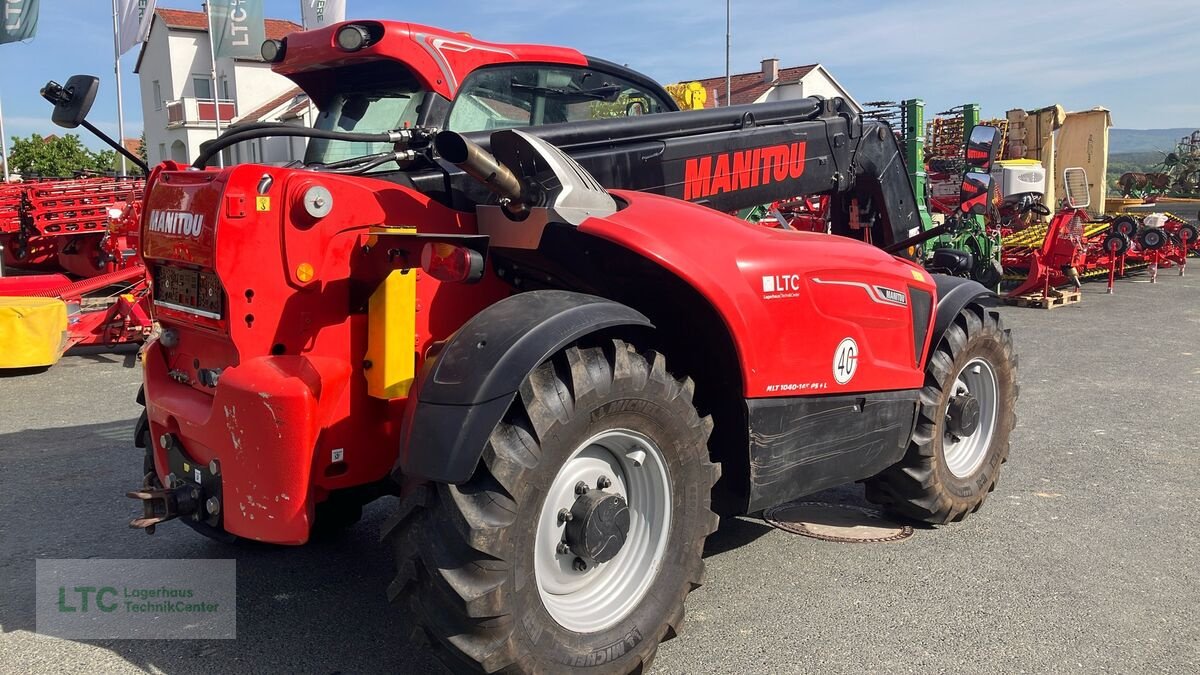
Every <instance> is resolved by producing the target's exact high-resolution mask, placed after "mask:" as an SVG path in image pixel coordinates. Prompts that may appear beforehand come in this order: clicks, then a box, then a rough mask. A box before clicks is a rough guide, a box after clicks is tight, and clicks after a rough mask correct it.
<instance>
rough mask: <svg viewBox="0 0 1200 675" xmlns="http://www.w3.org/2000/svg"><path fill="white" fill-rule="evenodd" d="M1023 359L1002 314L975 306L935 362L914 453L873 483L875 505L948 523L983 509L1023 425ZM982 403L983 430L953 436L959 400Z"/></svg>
mask: <svg viewBox="0 0 1200 675" xmlns="http://www.w3.org/2000/svg"><path fill="white" fill-rule="evenodd" d="M1016 379H1017V356H1016V353H1015V351H1014V350H1013V341H1012V335H1011V333H1010V331H1008V330H1007V329H1005V328H1004V324H1003V322H1002V321H1001V319H1000V313H999V312H997V311H996V310H994V309H990V308H987V307H984V306H982V305H979V304H977V303H971V304H969V305H967V306H966V308H964V309H963V310H962V311H961V312H959V314H958V316H957V317H956V318H955V320H954V321H953V322H952V323H951V324H950V327H949V328H947V329H946V333H945V335H944V336H943V337H942V339H941V341H940V342H939V343H938V345H937V347H936V348H935V349H934V350H933V352H932V353H931V354H930V356H929V363H928V365H927V366H926V368H925V386H924V387H923V388H922V389H921V399H920V410H919V411H918V417H917V425H916V428H915V429H914V431H913V436H912V440H911V441H910V443H909V446H908V451H907V453H906V454H905V455H904V458H903V459H901V460H900V461H899V462H898V463H896V464H895V465H893V466H891V467H889V468H888V469H886V470H884V471H883V472H882V473H880V474H879V475H877V476H875V477H874V478H871V479H870V480H868V481H867V482H866V496H867V499H868V500H870V501H872V502H875V503H876V504H881V505H883V506H884V507H886V508H887V509H888V510H890V511H893V512H895V513H897V514H899V515H902V516H905V517H907V518H911V519H914V520H922V521H925V522H929V523H935V524H942V523H948V522H951V521H958V520H962V519H963V518H965V517H966V516H967V515H968V514H970V513H974V512H975V511H978V510H979V507H980V506H982V505H983V502H984V500H985V499H986V498H987V495H988V493H989V492H991V491H992V490H994V489H995V488H996V480H997V478H998V477H999V474H1000V466H1001V464H1003V463H1004V462H1005V461H1007V460H1008V442H1009V435H1010V434H1011V432H1012V429H1013V427H1014V426H1015V425H1016V413H1015V408H1016V403H1017V393H1018V387H1017V381H1016ZM966 394H969V395H970V396H972V397H977V399H978V402H979V404H980V414H979V416H978V427H977V428H976V429H975V430H974V432H973V433H971V434H962V435H961V436H956V435H954V434H953V433H951V431H952V430H954V431H957V430H955V429H953V427H954V426H955V424H954V423H953V422H952V421H951V419H950V417H951V403H952V399H953V398H955V397H956V396H957V397H958V398H959V399H960V400H962V399H963V398H964V395H966Z"/></svg>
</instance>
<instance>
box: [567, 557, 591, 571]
mask: <svg viewBox="0 0 1200 675" xmlns="http://www.w3.org/2000/svg"><path fill="white" fill-rule="evenodd" d="M571 567H574V568H575V571H576V572H586V571H587V563H586V562H584V561H583V558H576V559H575V562H574V563H572V564H571Z"/></svg>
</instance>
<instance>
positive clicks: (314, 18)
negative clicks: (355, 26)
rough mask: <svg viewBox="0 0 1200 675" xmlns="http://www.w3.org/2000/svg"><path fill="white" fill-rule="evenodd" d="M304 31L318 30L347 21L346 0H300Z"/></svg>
mask: <svg viewBox="0 0 1200 675" xmlns="http://www.w3.org/2000/svg"><path fill="white" fill-rule="evenodd" d="M300 13H301V14H302V15H303V16H304V30H316V29H318V28H324V27H325V26H329V25H332V24H335V23H339V22H341V21H345V20H346V0H300Z"/></svg>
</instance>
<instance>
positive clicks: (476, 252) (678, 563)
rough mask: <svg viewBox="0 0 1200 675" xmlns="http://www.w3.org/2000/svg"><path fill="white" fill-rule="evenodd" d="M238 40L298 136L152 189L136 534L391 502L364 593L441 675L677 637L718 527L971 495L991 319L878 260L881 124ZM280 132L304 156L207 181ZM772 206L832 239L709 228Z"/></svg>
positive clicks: (581, 75) (1004, 424) (392, 45)
mask: <svg viewBox="0 0 1200 675" xmlns="http://www.w3.org/2000/svg"><path fill="white" fill-rule="evenodd" d="M263 56H264V58H265V59H266V60H268V61H269V62H271V63H272V64H273V68H274V69H275V71H276V72H278V73H281V74H283V75H286V76H288V77H290V78H291V79H292V80H294V81H295V82H296V83H297V84H298V85H299V86H301V87H302V88H303V89H304V90H305V91H306V92H308V94H309V95H310V96H311V98H312V100H313V101H314V103H315V104H316V105H317V106H318V108H319V109H320V110H321V114H320V116H319V121H318V123H317V126H316V128H313V129H305V128H299V127H293V126H275V125H254V126H253V127H251V128H248V129H242V128H238V129H234V130H232V131H229V132H226V133H225V134H223V135H222V136H221V137H220V138H219V139H217V140H216V141H215V142H213V143H212V144H211V145H209V146H208V147H207V148H206V149H205V150H204V151H203V152H202V154H201V156H200V157H198V158H197V159H196V161H195V162H194V163H193V165H192V166H191V167H186V166H181V165H178V164H175V163H166V164H164V165H161V166H159V167H157V168H155V169H154V171H153V172H152V173H151V176H150V180H149V186H148V192H147V196H146V201H145V214H144V216H143V219H142V228H141V236H142V240H141V251H142V254H143V256H144V258H145V260H146V263H147V265H148V266H149V269H150V274H151V276H152V278H153V298H152V302H151V307H152V312H153V314H154V317H155V319H156V320H157V321H158V322H159V323H160V324H161V329H162V330H161V333H160V334H159V335H158V336H157V337H156V338H154V339H152V340H151V341H150V342H149V343H148V344H147V346H146V348H145V352H144V367H145V379H144V393H143V398H142V400H143V401H144V403H145V405H146V410H145V414H144V415H143V416H142V418H141V420H140V421H139V423H138V425H137V429H136V439H137V444H138V445H139V446H140V447H144V448H145V466H144V469H145V470H144V473H145V475H146V476H145V481H144V484H143V487H142V488H141V489H139V490H136V491H134V492H133V493H131V496H133V497H135V498H136V499H138V500H140V502H141V503H142V506H143V509H144V513H143V515H142V516H141V517H140V518H138V519H137V520H135V521H134V523H133V525H134V526H136V527H143V528H146V529H147V530H148V531H153V529H154V528H155V527H156V526H159V525H161V524H162V523H163V522H164V521H168V520H171V519H179V520H181V521H183V522H184V523H186V524H187V525H189V526H191V527H192V528H193V529H195V530H197V531H199V532H202V533H204V534H206V535H209V536H212V537H215V538H220V539H236V538H245V539H251V540H256V541H263V542H273V543H278V544H303V543H304V542H306V541H307V540H308V539H309V537H310V536H312V534H313V532H314V529H324V528H337V527H340V526H345V525H347V524H348V523H352V522H354V521H355V520H356V519H357V517H358V516H359V514H360V512H361V506H362V504H364V503H365V502H367V501H370V500H372V499H375V498H377V497H380V496H383V495H396V496H397V497H398V498H399V499H398V504H399V505H398V507H397V510H396V512H395V514H394V517H393V518H392V519H391V520H390V521H389V522H388V524H387V525H386V527H385V532H384V536H385V537H386V539H387V541H389V542H390V544H391V546H392V547H393V548H394V550H395V553H396V565H397V568H396V569H397V574H396V577H395V580H394V581H393V582H392V584H391V586H390V587H389V589H388V592H389V595H390V597H391V598H392V599H393V600H396V601H399V602H403V603H405V604H406V605H407V607H408V608H409V610H410V611H409V616H410V617H411V619H412V620H413V621H414V622H416V623H417V624H418V625H419V626H420V627H421V628H422V629H423V630H424V632H425V633H426V634H427V635H428V636H429V637H430V638H432V639H431V642H432V644H433V645H434V646H435V649H436V651H437V653H438V654H439V656H440V657H442V658H443V659H445V661H446V662H447V663H448V664H449V665H450V667H451V668H453V669H455V670H483V671H488V672H499V671H503V672H563V671H565V670H567V669H576V670H578V671H581V672H592V673H627V672H641V671H642V670H643V669H644V668H646V667H648V665H649V663H650V661H651V659H652V658H653V656H654V653H655V651H656V649H657V646H658V644H659V642H660V641H661V640H664V639H668V638H670V637H672V636H674V635H675V634H676V632H677V631H678V630H679V629H680V628H681V625H682V620H683V609H684V600H685V598H686V596H687V595H688V593H689V592H690V591H691V590H693V589H695V588H696V587H697V586H699V584H700V582H701V577H702V570H703V561H702V559H701V557H702V551H703V546H704V540H705V538H706V537H707V536H708V535H709V534H710V533H712V532H713V531H714V530H715V529H716V527H717V523H718V514H723V515H735V514H747V513H756V512H759V511H761V510H763V509H765V508H769V507H771V506H773V505H776V504H780V503H784V502H787V501H789V500H792V499H795V498H797V497H799V496H802V495H805V494H809V493H811V492H814V491H816V490H821V489H824V488H827V487H830V486H834V485H840V484H843V483H847V482H852V481H858V480H861V481H864V482H865V483H866V490H867V496H868V498H870V499H872V500H874V501H876V502H878V503H880V504H883V505H885V506H886V507H887V508H889V509H891V510H893V511H895V512H898V513H900V514H903V515H906V516H908V517H911V518H916V519H921V520H925V521H928V522H933V523H946V522H950V521H956V520H960V519H962V518H964V517H966V516H968V515H969V514H970V513H972V512H974V511H975V510H977V509H978V508H979V507H980V506H981V505H982V503H983V501H984V499H985V497H986V496H987V494H988V493H989V492H990V491H991V490H992V489H993V487H994V486H995V482H996V479H997V476H998V474H999V471H1000V468H1001V465H1002V463H1003V462H1004V461H1005V459H1006V457H1007V454H1008V445H1009V434H1010V432H1011V430H1012V428H1013V425H1014V417H1013V407H1014V404H1015V400H1016V396H1017V386H1016V358H1015V355H1014V353H1013V343H1012V338H1011V336H1010V334H1009V331H1007V330H1005V329H1004V327H1003V324H1002V322H1001V319H1000V316H999V314H998V312H997V311H996V310H995V309H993V308H992V307H991V304H992V303H993V302H994V301H995V297H994V294H992V293H991V292H990V291H988V290H987V289H985V288H984V287H982V286H980V285H978V284H976V283H974V282H972V281H969V280H966V279H961V278H954V277H944V276H938V275H932V274H930V273H929V272H927V271H926V270H924V269H922V268H921V267H920V266H919V265H917V264H915V263H914V262H912V261H911V260H908V259H905V258H903V257H899V256H896V255H892V254H890V253H889V252H888V251H889V250H893V251H894V250H904V248H905V247H906V246H908V245H910V244H911V242H910V241H907V238H908V235H909V234H910V233H912V232H917V231H920V222H919V218H918V216H917V211H916V198H915V195H914V194H913V189H912V184H911V182H910V180H909V177H908V174H907V172H906V170H905V169H904V165H903V162H902V161H901V158H900V149H899V147H898V146H897V143H896V140H895V136H894V135H893V134H892V133H891V131H890V129H889V128H888V127H887V126H886V125H883V124H879V123H876V122H871V121H868V120H863V119H862V118H861V117H859V116H858V115H857V114H856V113H855V112H854V111H853V110H852V109H850V108H849V107H848V106H846V105H845V104H844V103H843V102H842V101H841V100H839V99H830V100H825V99H820V98H805V99H799V100H792V101H780V102H774V103H765V104H755V105H749V106H735V107H729V108H716V109H705V110H689V111H675V104H674V103H673V102H672V101H671V98H670V96H669V95H668V94H667V93H666V92H665V91H664V90H663V89H662V88H661V87H659V86H658V85H657V84H655V83H653V82H651V81H650V80H648V79H646V78H645V77H643V76H641V75H638V74H637V73H635V72H633V71H630V70H629V69H627V68H624V67H621V66H617V65H615V64H612V63H608V62H605V61H601V60H598V59H591V58H588V57H585V56H584V55H582V54H580V53H578V52H575V51H573V50H570V49H563V48H554V47H540V46H531V45H515V44H492V43H486V42H481V41H478V40H476V39H474V38H470V37H467V36H465V35H463V34H461V33H453V32H447V31H443V30H439V29H436V28H430V27H426V26H418V25H413V24H406V23H398V22H386V21H354V22H350V23H341V24H336V25H334V26H331V27H328V28H325V29H321V30H316V31H310V32H303V33H293V34H291V35H290V36H288V37H287V38H286V39H285V40H283V41H280V42H268V43H267V44H265V45H264V46H263ZM95 88H96V79H95V78H88V77H85V76H76V77H73V78H71V80H70V81H68V83H67V85H66V86H65V87H62V88H57V91H58V94H57V95H56V96H54V99H55V100H56V108H55V120H56V121H58V122H59V123H60V124H63V125H65V126H68V127H70V126H73V125H76V124H79V123H80V121H81V120H82V119H83V117H84V115H85V114H86V112H87V107H88V105H87V103H88V102H90V100H91V99H92V97H93V96H94V93H95ZM51 89H54V88H51ZM641 113H649V114H641ZM271 135H289V136H300V137H306V138H308V139H310V142H309V146H308V152H307V156H306V158H305V162H304V164H303V166H294V167H275V166H256V165H240V166H235V167H230V168H226V169H223V170H215V169H209V168H207V167H206V163H207V161H208V160H209V159H210V158H211V157H214V156H215V155H216V153H218V152H220V151H221V150H222V149H223V148H225V147H228V146H230V145H232V144H234V143H238V142H241V141H245V140H251V139H254V138H259V137H265V136H271ZM997 149H998V146H996V145H994V144H985V145H983V146H981V147H979V148H976V150H977V153H976V154H975V155H973V157H974V161H975V162H976V163H977V166H976V168H977V169H981V170H982V173H969V174H968V179H969V180H968V181H966V182H965V183H964V189H965V190H966V192H967V194H966V195H964V199H963V200H962V203H963V204H964V206H963V208H964V209H975V208H982V205H983V203H984V202H985V201H986V200H987V198H988V196H989V194H990V192H989V191H990V189H991V179H990V177H989V176H988V175H987V168H988V165H990V163H991V161H992V160H993V159H994V157H995V151H996V150H997ZM797 195H803V196H822V197H825V198H827V199H828V203H829V206H828V211H829V215H828V218H829V222H830V229H831V231H833V232H834V233H838V234H842V235H845V236H830V235H827V234H823V233H812V232H801V231H794V230H788V229H783V228H778V227H764V226H761V225H757V224H752V223H748V222H745V221H743V220H740V219H738V218H736V217H734V216H731V215H728V212H730V211H734V210H740V209H745V208H749V207H751V206H753V205H757V204H769V203H773V202H777V201H781V200H792V199H795V198H796V196H797ZM689 202H691V203H689ZM851 214H853V217H852V215H851ZM854 226H857V228H858V229H854ZM868 236H869V237H870V241H872V242H874V244H875V245H871V244H867V243H865V241H861V240H860V241H856V240H855V238H858V239H866V238H867V237H868Z"/></svg>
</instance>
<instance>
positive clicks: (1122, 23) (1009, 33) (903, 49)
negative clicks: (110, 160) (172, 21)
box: [0, 0, 1200, 147]
mask: <svg viewBox="0 0 1200 675" xmlns="http://www.w3.org/2000/svg"><path fill="white" fill-rule="evenodd" d="M1194 2H1195V0H1174V1H1162V0H1133V1H1128V0H1127V1H1125V2H1117V1H1114V0H1091V1H1088V0H1054V1H1050V2H1048V1H1045V0H1043V1H1031V0H1004V1H1003V2H997V3H970V2H965V1H963V0H955V1H952V2H947V1H944V0H926V1H925V2H923V3H917V2H912V1H911V0H875V1H873V2H872V1H870V0H864V1H860V2H844V1H842V2H836V1H835V2H828V1H822V2H813V1H809V0H757V1H756V2H748V1H746V0H734V1H733V47H732V61H733V71H734V72H735V73H737V72H746V71H752V70H757V69H758V68H759V61H760V60H761V59H763V58H766V57H769V56H775V57H779V58H780V60H781V65H783V66H792V65H802V64H806V63H813V62H821V63H823V64H825V65H826V67H828V68H829V70H830V71H831V72H832V73H833V74H834V76H835V77H837V78H838V80H839V81H841V83H842V84H843V85H845V86H846V88H847V89H849V91H850V92H851V93H853V94H854V96H855V97H856V98H858V99H859V100H860V101H869V100H881V99H883V100H899V99H902V98H908V97H913V96H916V97H920V98H924V99H925V100H926V102H927V104H928V108H927V111H928V112H930V113H936V112H938V111H940V110H943V109H946V108H949V107H951V106H954V105H957V104H960V103H965V102H979V103H981V104H982V105H983V114H984V116H985V117H992V116H1001V115H1003V113H1004V111H1005V110H1008V109H1010V108H1015V107H1026V108H1033V107H1041V106H1044V105H1049V104H1051V103H1060V104H1062V105H1063V106H1065V107H1066V108H1067V109H1068V110H1078V109H1086V108H1090V107H1092V106H1097V105H1102V106H1105V107H1107V108H1109V109H1111V110H1112V111H1113V123H1114V126H1117V127H1123V128H1166V127H1193V128H1194V127H1200V88H1198V87H1197V86H1196V85H1195V75H1196V72H1197V68H1198V67H1200V39H1198V38H1197V36H1200V11H1197V9H1196V8H1195V5H1194ZM160 3H161V4H162V6H164V7H176V8H179V9H193V10H199V9H200V2H199V0H196V1H195V2H183V1H181V0H160ZM41 4H42V13H41V19H40V22H39V31H38V32H39V34H38V36H37V37H36V38H35V39H34V40H33V41H31V42H30V43H27V44H9V45H0V97H2V99H0V100H2V101H3V106H4V117H5V126H6V132H7V134H8V135H9V136H13V135H21V136H24V135H27V134H29V133H33V132H37V133H42V134H48V133H53V132H55V127H53V126H52V125H51V124H50V123H49V106H48V104H46V103H44V102H43V101H42V100H41V99H40V98H39V97H38V96H37V90H38V88H39V87H40V86H41V85H42V84H43V83H44V82H45V81H46V80H48V79H56V80H58V81H60V82H61V81H63V80H64V79H65V78H66V77H67V76H69V75H71V74H73V73H81V72H86V73H91V74H95V75H99V76H100V77H101V78H102V81H101V90H100V95H99V97H98V98H97V102H96V106H95V108H94V112H93V114H92V116H91V119H92V121H93V122H95V123H96V124H97V125H98V126H100V127H101V128H102V129H104V130H106V131H110V132H113V133H115V131H116V117H117V115H116V98H115V96H114V95H113V72H112V33H111V25H112V15H111V11H110V2H109V0H42V2H41ZM348 8H349V9H348V15H349V16H350V17H351V18H355V17H357V18H368V17H371V18H392V19H399V20H407V21H414V22H418V23H425V24H431V25H436V26H442V27H445V28H450V29H455V30H465V31H468V32H470V33H472V34H473V35H475V36H477V37H479V38H481V39H485V40H493V41H498V42H539V43H546V44H561V45H565V46H570V47H574V48H577V49H579V50H581V51H583V52H585V53H587V54H590V55H594V56H598V57H602V58H606V59H609V60H612V61H617V62H620V63H626V64H628V65H629V66H631V67H633V68H635V69H637V70H641V71H642V72H644V73H646V74H647V75H650V76H651V77H653V78H655V79H657V80H659V81H661V82H674V81H679V80H685V79H697V78H702V77H714V76H718V75H722V74H723V73H724V70H725V55H724V44H725V3H724V2H721V1H720V0H641V1H636V0H635V1H629V2H626V1H623V0H609V1H607V2H596V0H551V1H547V0H494V2H491V3H486V2H481V1H479V0H469V1H467V0H444V1H442V2H432V3H429V2H396V1H394V0H393V1H391V2H387V1H383V0H374V1H372V0H348ZM266 12H267V15H268V16H272V17H278V18H285V19H293V20H298V18H299V13H300V11H299V2H298V0H266ZM1035 17H1036V21H1035V20H1034V19H1035ZM1031 23H1032V24H1033V27H1030V25H1031ZM136 58H137V50H136V49H134V50H130V52H129V53H127V54H126V55H125V56H124V58H123V59H122V61H121V68H122V74H123V75H122V77H123V78H124V80H125V81H124V92H125V97H124V98H125V113H126V114H125V124H126V136H137V135H138V134H139V133H140V130H141V112H140V111H141V101H140V95H139V92H138V88H137V78H136V76H135V75H134V74H133V66H134V62H135V60H136ZM82 135H83V136H84V137H85V140H86V142H88V144H89V145H92V146H93V147H98V145H99V144H98V143H95V142H92V141H91V140H89V139H87V138H86V137H87V136H88V134H86V132H85V133H83V134H82Z"/></svg>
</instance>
